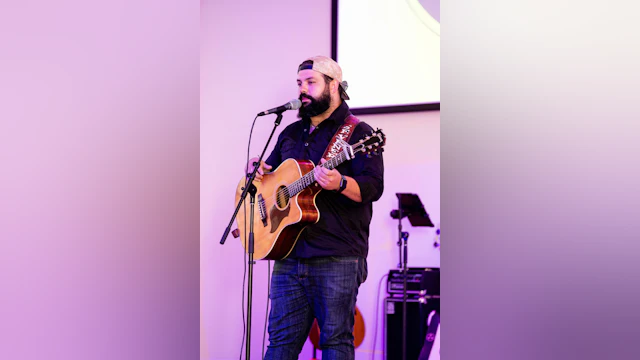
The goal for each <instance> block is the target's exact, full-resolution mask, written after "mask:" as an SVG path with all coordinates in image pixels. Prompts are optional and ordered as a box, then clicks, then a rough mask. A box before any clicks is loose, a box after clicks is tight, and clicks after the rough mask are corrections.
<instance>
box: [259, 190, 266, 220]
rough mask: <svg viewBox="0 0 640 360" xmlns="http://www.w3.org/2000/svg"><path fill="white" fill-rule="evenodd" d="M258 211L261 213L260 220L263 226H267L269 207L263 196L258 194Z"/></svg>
mask: <svg viewBox="0 0 640 360" xmlns="http://www.w3.org/2000/svg"><path fill="white" fill-rule="evenodd" d="M258 211H259V212H260V220H262V226H265V227H266V226H267V205H266V204H265V203H264V199H263V198H262V194H258Z"/></svg>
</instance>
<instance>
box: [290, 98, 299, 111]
mask: <svg viewBox="0 0 640 360" xmlns="http://www.w3.org/2000/svg"><path fill="white" fill-rule="evenodd" d="M289 105H291V108H290V109H291V110H298V109H300V108H301V107H302V101H300V99H293V100H291V101H289Z"/></svg>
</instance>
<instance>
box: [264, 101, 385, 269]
mask: <svg viewBox="0 0 640 360" xmlns="http://www.w3.org/2000/svg"><path fill="white" fill-rule="evenodd" d="M349 115H351V112H350V111H349V107H348V106H347V104H346V103H345V102H342V104H341V105H340V106H339V107H338V108H337V109H336V110H335V111H334V112H333V113H332V114H331V116H329V117H328V118H327V119H325V120H324V121H323V122H321V123H320V124H319V125H318V127H317V128H316V129H315V130H314V131H313V132H312V133H311V134H309V129H310V128H311V121H310V119H309V118H303V119H302V120H298V121H296V122H294V123H293V124H291V125H289V126H287V127H286V128H285V129H284V130H283V131H282V132H281V133H280V135H279V136H278V142H277V143H276V145H275V147H274V149H273V151H272V152H271V155H270V156H269V157H268V158H267V160H266V163H267V164H269V165H271V166H273V169H276V168H277V167H278V166H279V165H280V164H281V163H282V162H283V161H284V160H286V159H289V158H293V159H298V160H311V161H313V163H314V164H316V165H317V164H319V163H320V159H321V158H322V155H324V152H325V150H326V149H327V146H328V145H329V142H331V139H332V138H333V136H334V135H335V133H336V131H337V130H338V128H339V127H340V125H342V124H343V123H344V120H345V119H346V118H347V116H349ZM372 130H373V129H372V128H371V126H369V125H368V124H366V123H364V122H362V121H361V122H359V123H358V125H357V126H356V128H355V129H354V131H353V135H352V136H351V139H350V140H349V143H350V144H354V143H356V142H358V141H359V140H360V139H362V138H363V137H364V136H365V135H367V134H370V133H371V131H372ZM336 170H338V171H339V172H340V174H342V175H345V176H349V177H352V178H353V179H355V181H357V183H358V185H359V186H360V193H361V196H362V202H355V201H353V200H351V199H349V198H347V197H346V196H345V195H342V194H338V193H336V192H334V191H329V190H322V191H320V193H319V194H318V195H317V197H316V205H317V207H318V210H319V212H320V220H319V221H318V222H317V223H316V224H311V225H309V226H307V227H306V228H305V230H304V231H302V233H301V234H300V237H299V239H298V242H297V243H296V245H295V247H294V249H293V251H292V252H291V254H290V255H289V257H294V258H311V257H316V256H354V255H355V256H362V257H364V258H366V257H367V254H368V251H369V224H370V223H371V216H372V212H373V208H372V202H374V201H376V200H378V199H380V196H382V191H383V189H384V181H383V174H384V165H383V161H382V155H381V154H380V155H377V156H376V155H374V156H371V157H369V158H367V157H365V156H364V154H362V153H358V154H356V157H355V158H354V159H352V160H348V161H345V162H343V163H342V164H340V165H339V166H338V167H336Z"/></svg>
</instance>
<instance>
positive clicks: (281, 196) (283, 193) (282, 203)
mask: <svg viewBox="0 0 640 360" xmlns="http://www.w3.org/2000/svg"><path fill="white" fill-rule="evenodd" d="M276 204H277V206H278V208H280V209H284V208H286V207H287V205H289V190H288V189H287V187H286V186H280V187H279V188H278V191H277V192H276Z"/></svg>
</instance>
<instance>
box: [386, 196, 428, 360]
mask: <svg viewBox="0 0 640 360" xmlns="http://www.w3.org/2000/svg"><path fill="white" fill-rule="evenodd" d="M396 196H397V197H398V210H393V211H391V217H392V218H394V219H398V250H399V252H400V253H399V256H400V260H401V263H402V274H403V278H404V279H403V290H402V360H406V359H407V240H408V239H409V233H408V232H406V231H402V218H404V217H407V218H409V222H410V223H411V226H428V227H433V226H434V225H433V222H431V219H430V218H429V214H427V211H426V210H425V209H424V205H422V201H420V198H419V197H418V195H416V194H411V193H396ZM403 250H404V251H403ZM403 252H404V256H403ZM400 265H401V264H400V263H398V267H400Z"/></svg>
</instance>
